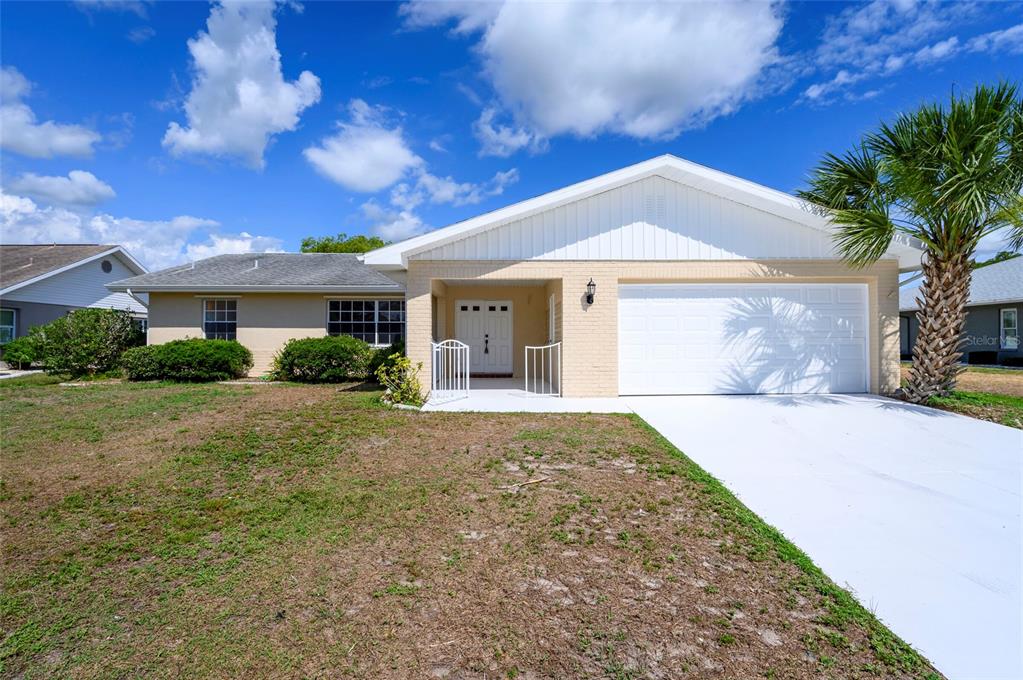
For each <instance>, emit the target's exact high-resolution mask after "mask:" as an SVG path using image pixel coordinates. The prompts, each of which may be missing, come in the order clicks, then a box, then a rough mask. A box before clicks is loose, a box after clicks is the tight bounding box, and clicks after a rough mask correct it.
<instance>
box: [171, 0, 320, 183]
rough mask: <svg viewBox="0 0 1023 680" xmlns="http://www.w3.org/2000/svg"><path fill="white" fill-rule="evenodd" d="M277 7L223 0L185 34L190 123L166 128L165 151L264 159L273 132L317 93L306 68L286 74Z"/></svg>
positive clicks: (294, 123) (252, 161)
mask: <svg viewBox="0 0 1023 680" xmlns="http://www.w3.org/2000/svg"><path fill="white" fill-rule="evenodd" d="M275 7H276V5H275V3H274V2H271V1H269V0H261V1H260V2H239V1H236V0H231V1H230V2H228V1H227V0H225V1H224V2H221V3H218V4H215V5H214V6H213V9H212V10H211V11H210V17H209V19H208V20H207V22H206V30H205V31H200V32H199V35H198V36H196V37H195V38H194V39H192V40H189V41H188V50H189V52H190V53H191V54H192V60H193V68H194V71H195V74H194V77H193V80H192V91H191V92H190V93H189V95H188V98H187V100H186V101H185V115H186V117H187V119H188V123H187V126H185V127H182V126H181V125H179V124H178V123H176V122H173V123H171V124H170V126H169V127H168V128H167V133H166V134H165V135H164V138H163V145H164V146H165V147H167V148H168V149H169V150H170V151H171V153H173V154H174V155H179V156H180V155H185V154H193V153H195V154H210V155H215V156H235V157H238V158H241V159H242V160H243V161H245V162H246V163H247V164H249V165H251V166H253V167H262V166H263V164H264V160H263V154H264V152H265V150H266V147H267V145H268V144H269V143H270V142H271V140H272V139H273V136H274V135H275V134H278V133H280V132H286V131H290V130H294V129H295V128H296V127H298V122H299V114H301V113H302V111H304V110H305V109H306V108H308V107H309V106H312V105H313V104H315V103H316V102H318V101H319V100H320V79H319V78H317V77H316V76H315V75H313V74H312V73H311V72H309V71H303V72H302V73H301V74H300V75H299V77H298V80H295V81H291V82H289V81H286V80H284V76H283V75H282V72H281V53H280V52H279V51H278V49H277V38H276V33H275V31H276V27H277V21H276V19H275V17H274V10H275Z"/></svg>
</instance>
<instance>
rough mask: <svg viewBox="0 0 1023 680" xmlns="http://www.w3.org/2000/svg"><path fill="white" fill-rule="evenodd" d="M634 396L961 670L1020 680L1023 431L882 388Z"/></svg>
mask: <svg viewBox="0 0 1023 680" xmlns="http://www.w3.org/2000/svg"><path fill="white" fill-rule="evenodd" d="M625 401H626V402H627V404H628V405H629V407H630V408H632V410H634V411H635V412H636V413H638V414H639V415H640V416H641V417H642V418H643V419H644V420H646V421H647V422H648V423H650V424H651V425H652V426H654V427H655V428H657V430H658V431H659V432H661V434H663V435H664V436H665V437H667V438H668V439H669V440H671V441H672V443H674V444H675V445H676V446H677V447H678V448H679V449H681V450H682V451H684V452H685V453H686V454H687V455H689V457H691V458H692V459H693V460H695V461H696V462H697V463H698V464H699V465H700V466H702V467H703V468H704V469H706V470H707V471H708V472H710V473H711V474H713V475H714V476H716V477H717V478H718V479H720V480H721V481H722V482H724V483H725V484H726V485H727V486H728V488H730V489H731V490H732V491H733V492H734V493H735V494H736V495H738V496H739V497H740V498H741V499H742V500H743V502H744V503H745V504H746V505H747V506H749V507H750V508H751V509H752V510H753V511H754V512H756V513H757V514H758V515H760V516H761V517H762V518H764V519H765V520H766V521H767V522H769V523H770V524H773V525H774V526H775V527H777V528H778V529H780V530H781V531H782V532H783V533H784V534H785V535H786V536H787V537H788V538H789V539H790V540H792V541H793V542H794V543H795V544H796V545H798V546H799V547H800V548H802V549H803V550H804V551H805V552H806V553H807V554H808V555H809V556H810V557H811V558H812V559H813V560H814V561H815V562H816V563H817V565H818V566H820V567H821V568H822V569H823V570H824V571H825V572H826V573H827V574H828V575H829V576H831V578H832V579H834V580H835V581H836V582H837V583H839V584H841V585H844V586H846V587H847V588H849V589H850V590H852V591H853V592H854V594H855V595H856V596H857V597H858V598H859V600H860V602H862V603H863V604H864V605H865V606H866V607H867V608H869V609H871V610H873V611H874V612H875V613H876V614H877V616H878V617H879V618H880V619H882V620H883V621H884V622H885V623H886V624H887V625H888V626H889V627H890V628H891V629H892V630H894V631H895V632H896V633H898V634H899V635H900V636H901V637H902V638H903V639H904V640H906V641H907V642H909V643H910V644H912V645H913V646H914V647H916V648H917V649H919V650H920V651H921V652H922V653H923V654H924V655H926V656H927V657H928V658H929V659H931V661H932V662H933V663H934V664H935V665H936V666H937V667H938V669H939V670H941V671H942V672H944V673H945V674H946V675H948V677H950V678H953V679H958V678H970V679H974V678H978V679H979V678H1013V679H1017V678H1023V651H1021V649H1023V624H1021V618H1023V600H1021V586H1020V582H1021V566H1020V565H1021V539H1020V529H1021V527H1020V508H1021V502H1023V496H1021V475H1023V467H1021V461H1023V432H1021V431H1019V430H1014V429H1011V428H1008V427H1003V426H1001V425H994V424H992V423H987V422H983V421H979V420H974V419H972V418H966V417H962V416H957V415H953V414H948V413H944V412H941V411H936V410H933V409H929V408H921V407H915V406H912V405H909V404H905V403H902V402H898V401H892V400H888V399H882V398H879V397H872V396H798V397H785V396H756V397H740V396H730V397H709V396H708V397H629V398H626V399H625Z"/></svg>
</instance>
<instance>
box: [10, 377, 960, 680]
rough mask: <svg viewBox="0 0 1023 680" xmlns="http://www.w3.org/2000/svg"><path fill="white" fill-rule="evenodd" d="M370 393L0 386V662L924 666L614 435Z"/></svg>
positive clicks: (341, 670) (374, 668) (574, 422)
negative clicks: (399, 407)
mask: <svg viewBox="0 0 1023 680" xmlns="http://www.w3.org/2000/svg"><path fill="white" fill-rule="evenodd" d="M376 396H377V395H376V393H375V392H367V391H361V390H356V389H353V390H343V389H338V388H337V387H334V386H296V385H286V384H271V385H251V386H226V385H160V384H94V385H89V386H84V387H60V386H58V385H55V384H52V382H51V381H48V380H47V379H45V378H39V377H37V378H32V379H29V380H8V381H3V382H0V419H2V420H0V424H2V440H0V451H2V453H0V455H2V460H0V462H2V475H3V477H2V480H0V505H2V509H3V518H2V521H3V525H2V526H3V556H2V578H3V588H2V595H0V598H2V599H0V623H2V626H3V633H2V635H3V638H2V644H0V659H2V661H0V663H2V664H3V665H2V667H0V673H3V674H4V675H13V676H17V675H22V676H24V677H30V678H31V677H52V676H70V677H95V676H133V677H134V676H156V677H169V676H177V677H181V676H184V677H241V676H251V677H267V676H293V677H299V676H301V677H314V676H350V677H366V678H376V677H387V676H391V677H393V676H400V677H428V676H433V677H465V676H472V677H482V676H486V677H492V678H497V677H508V678H510V677H518V676H523V677H559V678H563V677H614V678H634V677H672V678H680V677H710V676H715V677H717V676H722V677H738V678H755V677H764V678H771V677H774V678H820V677H834V678H838V677H842V678H873V677H898V678H904V677H905V678H908V677H912V678H937V677H940V676H938V675H937V674H936V673H935V672H934V671H933V669H932V668H931V667H930V666H929V664H928V663H927V662H926V661H925V660H924V659H922V658H921V657H920V656H919V655H917V654H916V653H915V652H914V651H912V650H911V649H910V648H909V647H908V646H906V645H905V644H904V643H902V642H901V641H900V640H899V639H898V638H897V637H895V636H894V635H893V634H892V633H891V632H890V631H888V630H887V629H886V628H885V627H884V626H882V625H881V624H880V623H878V622H877V620H876V619H874V617H873V616H872V615H871V614H870V613H869V612H867V611H866V610H865V609H864V608H863V607H861V606H860V605H859V604H857V603H856V602H855V600H853V599H852V597H850V596H849V595H848V593H846V592H845V591H843V590H841V589H839V588H838V587H836V586H835V585H834V584H833V583H832V582H831V581H830V580H829V579H828V578H827V577H826V576H824V575H823V574H822V573H821V572H820V571H819V570H818V569H817V568H816V567H814V566H813V565H812V564H811V563H810V561H809V560H808V559H807V558H806V557H805V556H804V555H803V554H802V553H801V552H800V551H799V550H798V549H796V548H795V547H794V546H792V545H791V544H790V543H788V542H787V541H785V539H784V538H783V537H781V536H780V535H779V534H778V533H777V532H776V531H774V530H773V529H771V528H770V527H768V526H767V525H765V524H764V523H763V522H762V521H761V520H759V519H758V518H757V517H756V516H755V515H753V514H752V513H751V512H750V511H749V510H747V509H746V508H745V507H743V506H742V505H741V504H740V503H739V502H738V501H737V500H736V499H735V498H734V497H733V496H732V495H731V494H730V493H728V492H727V491H726V490H725V489H724V487H722V486H721V485H720V484H719V483H718V482H717V481H715V480H714V479H713V478H711V477H709V476H708V475H707V474H706V473H705V472H703V471H702V470H701V469H700V468H698V467H697V466H696V465H695V464H693V463H692V462H691V461H689V460H688V459H687V458H686V457H685V456H683V455H682V454H681V453H679V452H678V451H677V450H675V449H673V448H672V447H671V445H670V444H668V443H667V442H666V441H665V440H663V439H662V438H661V437H659V436H658V435H657V434H656V433H655V432H653V431H652V430H650V429H649V428H648V427H647V426H646V425H645V424H644V423H643V422H642V421H640V420H638V419H635V418H632V417H627V416H615V415H574V414H568V415H561V414H558V415H555V414H551V415H542V416H537V415H499V414H458V413H430V414H427V413H418V412H408V411H396V410H390V409H387V408H383V407H381V406H379V405H377V403H376ZM807 511H808V512H812V508H808V509H807Z"/></svg>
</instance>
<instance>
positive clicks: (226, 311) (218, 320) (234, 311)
mask: <svg viewBox="0 0 1023 680" xmlns="http://www.w3.org/2000/svg"><path fill="white" fill-rule="evenodd" d="M202 323H203V332H204V333H205V334H206V339H207V340H237V339H238V301H237V300H203V312H202Z"/></svg>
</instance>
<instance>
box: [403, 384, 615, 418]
mask: <svg viewBox="0 0 1023 680" xmlns="http://www.w3.org/2000/svg"><path fill="white" fill-rule="evenodd" d="M470 386H471V389H470V390H469V391H468V393H466V394H465V395H464V396H462V397H460V398H457V399H452V398H445V399H442V398H435V397H433V396H431V398H430V400H429V401H428V402H427V403H426V405H425V406H423V410H424V411H477V412H489V413H631V412H632V411H631V409H630V408H629V407H628V406H627V405H626V403H625V400H624V399H623V398H621V397H559V396H554V395H546V396H545V395H538V394H534V393H532V392H527V391H526V390H525V389H524V388H525V385H524V381H523V380H521V379H519V378H472V379H471V381H470Z"/></svg>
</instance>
